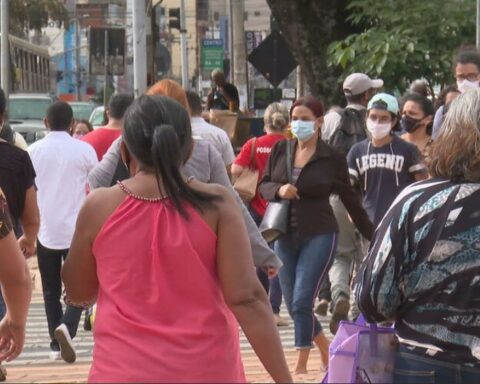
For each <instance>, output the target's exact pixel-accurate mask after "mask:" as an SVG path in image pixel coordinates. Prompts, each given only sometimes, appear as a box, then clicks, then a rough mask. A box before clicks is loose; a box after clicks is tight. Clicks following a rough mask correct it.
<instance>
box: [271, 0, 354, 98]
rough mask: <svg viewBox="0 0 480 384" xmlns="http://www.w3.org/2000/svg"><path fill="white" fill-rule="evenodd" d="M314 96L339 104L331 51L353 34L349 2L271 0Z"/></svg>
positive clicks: (275, 16) (284, 33)
mask: <svg viewBox="0 0 480 384" xmlns="http://www.w3.org/2000/svg"><path fill="white" fill-rule="evenodd" d="M267 3H268V5H269V6H270V9H271V11H272V15H273V17H274V18H275V20H276V21H277V23H278V25H279V27H280V30H281V32H282V34H283V36H284V37H285V40H286V41H287V44H288V46H289V48H290V50H291V52H292V54H293V55H294V56H295V58H296V60H297V62H298V63H299V65H300V66H301V67H302V70H303V73H304V75H305V78H306V82H307V84H308V86H309V87H310V90H311V92H312V94H313V95H315V96H317V97H320V98H322V99H323V100H324V101H326V102H327V103H331V102H338V101H339V98H338V96H339V95H341V94H340V92H339V91H340V89H339V87H338V83H337V78H338V75H339V74H338V68H334V67H330V68H329V67H327V48H328V45H329V44H330V43H331V42H332V41H334V40H339V39H342V38H345V37H346V36H348V35H349V34H350V33H353V32H354V31H352V28H351V26H350V25H349V24H348V23H346V18H347V16H348V14H347V13H346V4H347V0H329V1H323V0H322V1H321V0H295V1H292V0H267Z"/></svg>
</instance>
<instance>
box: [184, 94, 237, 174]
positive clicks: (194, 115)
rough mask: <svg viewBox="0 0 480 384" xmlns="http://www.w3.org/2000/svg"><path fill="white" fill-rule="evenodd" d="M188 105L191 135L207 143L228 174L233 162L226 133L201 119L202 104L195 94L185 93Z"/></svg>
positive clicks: (231, 149) (233, 158)
mask: <svg viewBox="0 0 480 384" xmlns="http://www.w3.org/2000/svg"><path fill="white" fill-rule="evenodd" d="M187 99H188V104H189V106H190V112H191V123H192V134H193V136H200V137H201V138H202V139H204V140H207V141H209V142H210V143H211V144H212V145H213V146H214V147H215V149H216V150H217V151H218V153H220V155H221V156H222V159H223V162H224V163H225V167H226V168H227V172H228V174H230V167H231V165H232V163H233V160H235V154H234V152H233V147H232V143H231V142H230V139H229V137H228V135H227V133H226V132H225V131H224V130H223V129H221V128H219V127H216V126H215V125H212V124H209V123H207V122H206V121H205V119H203V118H202V102H201V100H200V97H199V96H198V94H196V93H195V92H191V91H188V92H187Z"/></svg>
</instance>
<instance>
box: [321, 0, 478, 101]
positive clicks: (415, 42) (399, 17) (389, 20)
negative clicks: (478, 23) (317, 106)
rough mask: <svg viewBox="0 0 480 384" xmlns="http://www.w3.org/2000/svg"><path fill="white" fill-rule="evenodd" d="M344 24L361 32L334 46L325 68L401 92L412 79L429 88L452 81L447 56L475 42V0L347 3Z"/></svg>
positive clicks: (360, 1)
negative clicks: (374, 78)
mask: <svg viewBox="0 0 480 384" xmlns="http://www.w3.org/2000/svg"><path fill="white" fill-rule="evenodd" d="M347 8H348V10H349V11H350V16H349V17H348V21H349V22H351V23H352V24H353V25H354V26H357V27H361V28H363V32H361V33H356V34H352V35H350V36H348V37H347V38H346V39H344V40H338V41H336V42H333V43H332V44H331V45H330V46H329V49H328V61H329V66H330V67H336V66H339V67H340V68H342V69H343V73H344V76H342V77H341V78H340V79H339V81H342V79H343V77H345V76H346V75H348V74H349V73H352V72H364V73H367V74H369V75H370V76H379V77H381V78H382V79H383V80H384V81H385V87H386V89H388V90H390V91H398V92H403V91H404V90H405V89H406V88H407V87H408V84H409V83H410V82H411V81H412V80H415V79H418V78H421V77H423V78H425V79H426V80H427V81H428V82H429V84H430V87H431V88H433V86H434V85H441V86H443V85H445V84H447V83H450V82H451V81H452V80H453V78H452V74H451V73H452V71H451V65H452V57H453V55H454V54H455V52H456V51H457V50H458V48H459V47H461V46H465V45H472V44H474V43H475V0H448V1H445V0H428V1H418V0H402V1H396V0H351V1H350V2H349V5H348V7H347Z"/></svg>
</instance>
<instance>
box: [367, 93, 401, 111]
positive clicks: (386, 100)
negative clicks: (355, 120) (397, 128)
mask: <svg viewBox="0 0 480 384" xmlns="http://www.w3.org/2000/svg"><path fill="white" fill-rule="evenodd" d="M373 108H374V109H383V110H386V111H388V112H390V113H393V114H394V115H397V114H398V111H399V110H400V108H399V107H398V101H397V99H396V98H395V97H394V96H392V95H389V94H388V93H377V94H376V95H375V96H373V97H372V98H371V99H370V101H369V102H368V107H367V110H370V109H373Z"/></svg>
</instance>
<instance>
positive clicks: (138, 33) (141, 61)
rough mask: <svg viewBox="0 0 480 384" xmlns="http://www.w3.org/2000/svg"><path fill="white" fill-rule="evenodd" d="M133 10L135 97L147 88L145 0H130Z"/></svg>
mask: <svg viewBox="0 0 480 384" xmlns="http://www.w3.org/2000/svg"><path fill="white" fill-rule="evenodd" d="M130 2H131V4H132V10H133V92H134V95H135V97H138V96H140V95H142V94H144V93H145V91H146V90H147V38H146V31H145V26H146V21H147V20H146V13H145V0H130Z"/></svg>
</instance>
